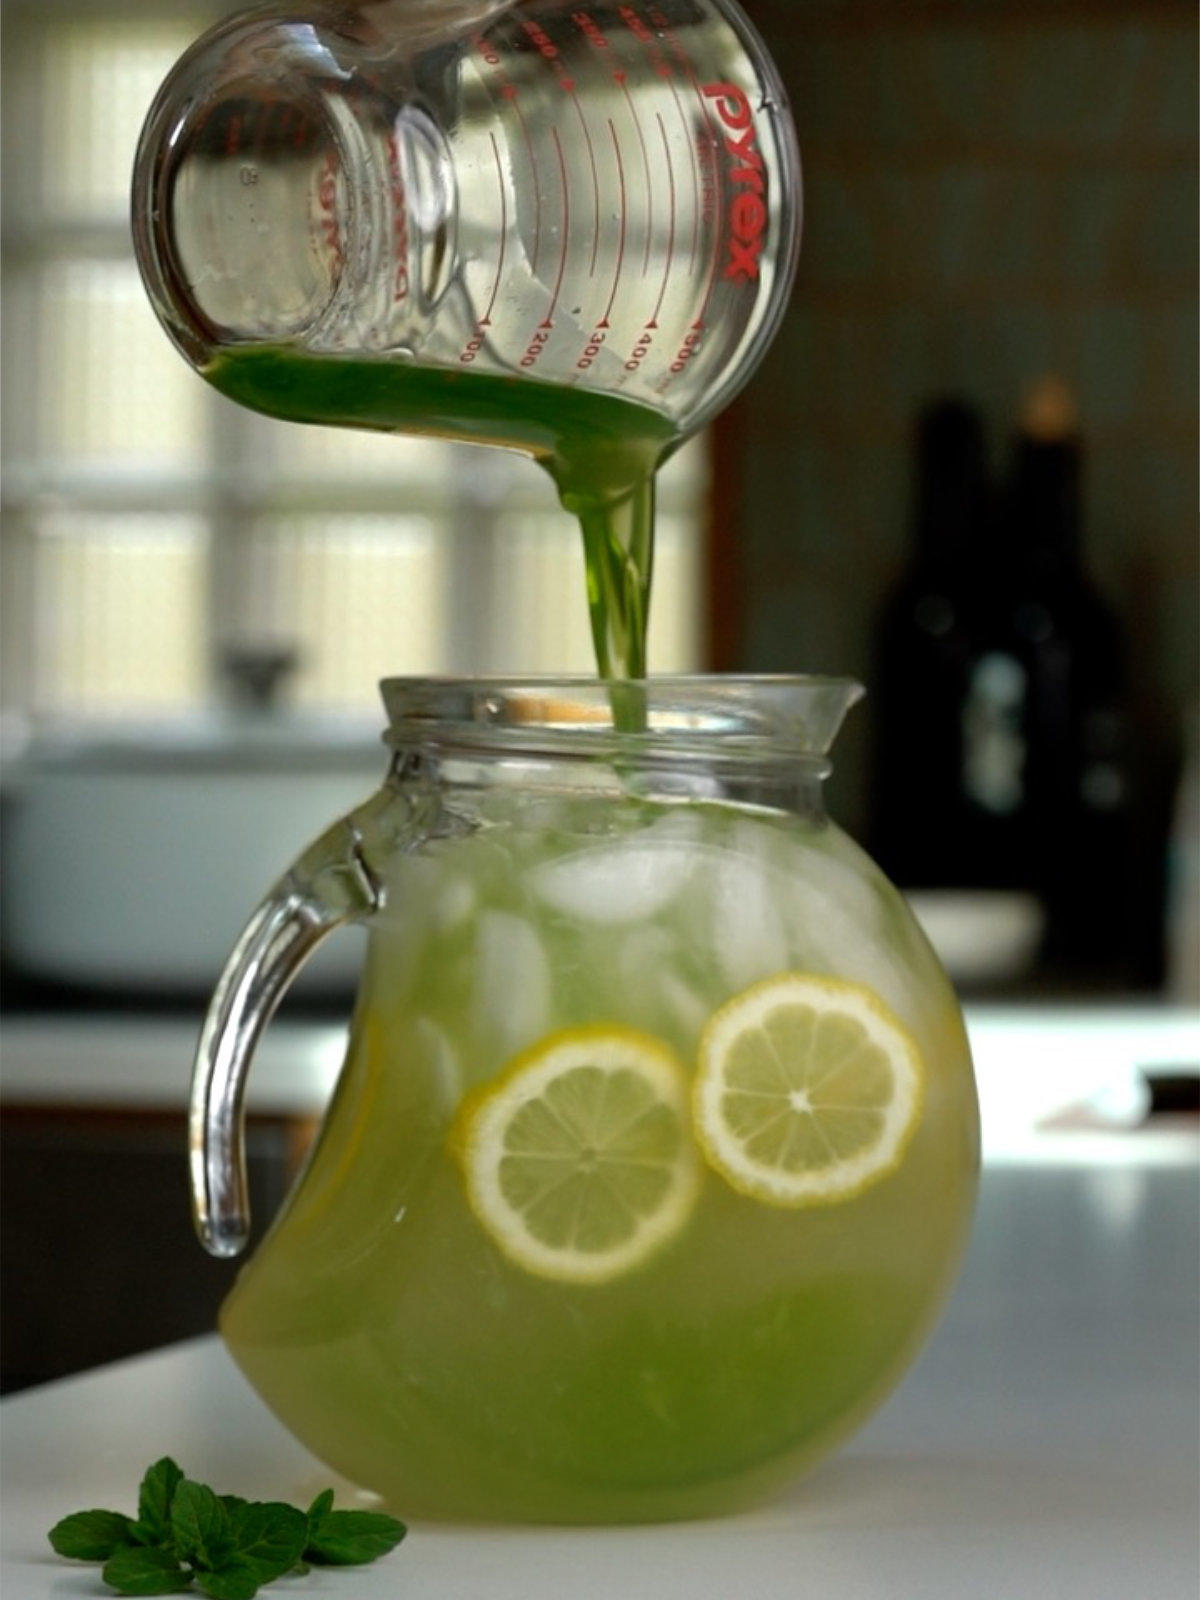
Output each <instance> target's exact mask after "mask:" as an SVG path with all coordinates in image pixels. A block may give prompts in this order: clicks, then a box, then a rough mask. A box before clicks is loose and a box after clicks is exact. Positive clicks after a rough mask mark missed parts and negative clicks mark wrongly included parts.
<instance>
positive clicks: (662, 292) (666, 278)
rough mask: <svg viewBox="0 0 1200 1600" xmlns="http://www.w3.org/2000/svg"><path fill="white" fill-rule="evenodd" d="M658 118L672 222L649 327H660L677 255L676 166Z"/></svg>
mask: <svg viewBox="0 0 1200 1600" xmlns="http://www.w3.org/2000/svg"><path fill="white" fill-rule="evenodd" d="M655 116H656V118H657V120H658V131H659V133H660V134H661V135H662V146H663V157H664V159H665V160H666V163H667V190H668V201H667V204H668V207H669V211H668V215H669V218H670V222H669V225H668V228H667V261H666V265H665V266H664V268H663V281H662V288H661V289H659V291H658V302H657V304H656V305H655V307H654V312H653V315H652V316H651V318H650V321H649V322H648V323H647V324H646V326H647V327H648V328H657V327H658V313H659V312H660V311H661V310H662V304H663V301H664V300H665V299H666V297H667V284H668V283H669V282H670V278H671V265H672V262H673V260H674V256H675V168H674V166H673V165H672V162H671V141H670V140H669V139H668V138H667V128H666V124H665V123H664V122H663V119H662V114H661V113H660V112H655Z"/></svg>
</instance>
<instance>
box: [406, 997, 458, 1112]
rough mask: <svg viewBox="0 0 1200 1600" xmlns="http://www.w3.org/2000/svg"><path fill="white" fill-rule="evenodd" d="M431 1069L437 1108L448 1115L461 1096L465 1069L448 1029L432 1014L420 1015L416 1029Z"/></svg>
mask: <svg viewBox="0 0 1200 1600" xmlns="http://www.w3.org/2000/svg"><path fill="white" fill-rule="evenodd" d="M414 1032H415V1033H416V1036H417V1040H418V1042H419V1044H420V1047H421V1052H422V1055H423V1057H424V1061H425V1064H426V1066H427V1068H428V1070H429V1078H430V1084H431V1087H432V1090H433V1098H434V1105H435V1108H436V1109H437V1110H438V1111H440V1112H442V1113H443V1114H447V1115H448V1114H449V1113H450V1112H452V1111H453V1110H454V1108H455V1106H457V1104H458V1102H459V1099H460V1098H461V1096H462V1091H463V1083H462V1071H461V1068H460V1067H459V1061H458V1056H457V1055H456V1053H455V1051H454V1047H453V1045H452V1044H451V1043H450V1040H449V1039H448V1038H447V1036H446V1033H445V1030H444V1029H442V1028H439V1027H438V1025H437V1023H436V1022H434V1021H433V1019H432V1018H431V1017H418V1018H417V1021H416V1025H415V1028H414Z"/></svg>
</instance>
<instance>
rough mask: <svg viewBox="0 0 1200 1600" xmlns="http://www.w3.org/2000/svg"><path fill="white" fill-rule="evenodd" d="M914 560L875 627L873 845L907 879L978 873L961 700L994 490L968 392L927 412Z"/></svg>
mask: <svg viewBox="0 0 1200 1600" xmlns="http://www.w3.org/2000/svg"><path fill="white" fill-rule="evenodd" d="M914 446H915V466H914V482H913V498H912V508H911V513H910V554H909V559H908V564H907V566H906V567H905V569H904V570H903V572H902V573H901V575H900V577H899V579H898V581H897V583H896V584H895V586H894V587H893V589H892V590H891V592H890V593H889V595H888V596H887V598H886V601H885V603H884V607H883V610H882V613H881V615H880V618H879V624H878V630H877V634H876V651H875V662H874V671H873V674H872V680H873V681H872V684H871V702H872V704H873V706H874V710H875V722H874V728H875V762H874V781H873V785H872V791H873V799H874V806H873V823H872V828H871V834H872V845H873V851H874V854H875V855H876V858H877V859H878V861H879V862H880V865H881V866H882V867H883V868H884V870H885V872H887V873H888V874H889V876H890V877H891V878H893V880H894V881H895V882H897V883H899V884H900V885H901V886H903V887H905V888H949V887H960V886H963V885H975V884H976V883H977V882H978V881H979V872H980V866H979V862H978V860H977V857H976V840H975V837H974V835H975V829H974V828H973V827H972V821H973V818H972V816H971V814H970V813H971V811H972V807H971V804H970V801H969V799H968V797H967V795H966V794H965V792H964V788H963V769H964V762H965V760H966V750H965V747H964V722H963V708H964V705H965V704H966V701H967V697H968V694H969V689H970V684H971V676H972V671H973V667H974V660H975V634H976V629H977V617H978V612H979V607H980V598H981V597H980V583H981V576H982V575H981V570H980V559H981V553H982V552H983V551H984V550H985V549H987V548H988V547H989V545H990V542H991V541H990V535H989V529H990V522H991V493H990V486H989V482H988V473H987V462H986V447H985V437H984V429H983V424H982V421H981V419H980V417H979V415H978V413H977V411H976V410H975V409H974V408H973V407H972V406H971V405H970V404H968V403H967V402H966V401H965V400H961V399H954V398H950V399H943V400H939V401H936V402H933V403H932V404H930V405H928V406H927V407H926V408H925V409H924V410H923V411H922V413H921V415H920V416H919V418H918V420H917V426H916V434H915V440H914Z"/></svg>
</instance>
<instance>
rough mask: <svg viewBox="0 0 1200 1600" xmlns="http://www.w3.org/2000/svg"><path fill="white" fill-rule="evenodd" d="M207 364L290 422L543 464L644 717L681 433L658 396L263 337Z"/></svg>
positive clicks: (592, 609) (603, 671) (600, 624)
mask: <svg viewBox="0 0 1200 1600" xmlns="http://www.w3.org/2000/svg"><path fill="white" fill-rule="evenodd" d="M204 376H205V377H206V378H207V379H208V380H209V382H210V383H212V384H213V385H214V387H215V388H217V389H219V390H221V392H222V393H223V394H226V395H228V396H229V398H230V399H232V400H237V401H239V402H240V403H241V404H242V405H245V406H249V407H250V408H251V409H252V410H255V411H262V412H265V413H266V414H267V415H268V416H273V417H279V418H282V419H284V420H285V421H289V422H314V423H324V424H334V425H339V426H344V427H358V428H371V429H377V430H383V431H386V432H395V433H409V434H423V435H427V436H431V437H437V438H445V439H456V440H469V441H471V442H472V443H479V444H492V445H501V446H506V447H507V448H509V449H514V450H520V451H523V452H525V453H526V454H527V455H531V456H533V458H534V459H535V460H536V461H537V462H538V463H539V464H540V465H541V466H543V467H544V468H545V469H546V471H547V472H548V473H549V474H550V476H551V477H552V478H553V479H554V482H555V484H556V485H557V487H558V493H559V498H560V499H561V501H562V503H563V505H564V506H565V507H566V509H567V510H568V511H570V512H572V513H573V514H574V516H575V517H577V518H578V520H579V525H580V528H581V530H582V532H583V544H584V557H585V563H586V569H587V599H588V609H589V613H590V616H591V626H592V639H593V642H594V645H595V651H596V664H597V666H598V668H599V671H600V676H601V677H602V678H605V679H607V680H609V681H610V682H613V683H614V705H613V711H614V717H615V719H616V721H617V724H618V726H621V727H624V728H626V729H628V728H630V727H635V726H637V725H638V724H639V723H640V720H641V719H640V695H638V694H637V692H636V691H635V690H633V689H631V688H626V687H620V688H618V687H616V686H617V685H621V686H625V685H629V684H631V683H633V682H636V680H639V679H641V678H644V677H645V675H646V628H647V622H648V618H649V605H650V579H651V569H652V565H653V554H654V475H655V472H656V470H657V468H658V467H659V466H660V465H661V463H662V462H663V460H665V458H666V457H667V456H668V455H669V454H670V452H671V451H672V449H674V448H675V447H676V446H677V445H678V444H679V443H680V442H681V435H680V434H679V432H678V431H677V429H676V428H675V427H674V425H673V424H672V423H671V422H670V421H669V420H668V419H667V418H666V417H664V416H661V415H660V414H659V413H658V412H657V411H653V410H651V409H650V408H649V407H648V406H642V405H637V404H634V403H633V402H631V401H628V400H621V399H618V398H616V397H615V396H612V395H607V394H598V393H595V392H592V391H588V390H584V389H572V388H564V387H560V386H558V385H555V384H549V383H541V382H539V381H537V380H535V379H529V378H509V377H497V376H493V375H489V374H480V373H476V372H466V371H463V372H460V371H454V370H451V369H448V368H440V367H417V366H412V365H410V364H408V363H407V362H401V361H396V360H389V359H383V358H372V357H359V356H354V357H347V356H334V355H312V354H308V353H305V352H300V351H296V350H291V349H284V348H282V347H273V346H268V345H253V346H245V347H242V348H236V347H235V348H233V349H228V350H224V351H222V352H220V353H219V354H218V355H217V356H216V357H215V358H214V359H213V361H212V362H211V363H210V364H209V365H208V366H207V367H205V368H204Z"/></svg>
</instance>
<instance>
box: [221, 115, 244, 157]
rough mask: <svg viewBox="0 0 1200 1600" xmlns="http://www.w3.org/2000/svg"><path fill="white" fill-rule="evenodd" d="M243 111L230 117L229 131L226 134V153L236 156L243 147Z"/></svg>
mask: <svg viewBox="0 0 1200 1600" xmlns="http://www.w3.org/2000/svg"><path fill="white" fill-rule="evenodd" d="M242 127H243V119H242V113H241V112H240V111H239V112H237V113H236V115H235V116H233V117H232V118H231V119H230V123H229V128H228V131H227V132H226V134H225V154H226V155H227V156H235V155H237V153H238V151H239V150H240V149H241V148H242Z"/></svg>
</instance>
